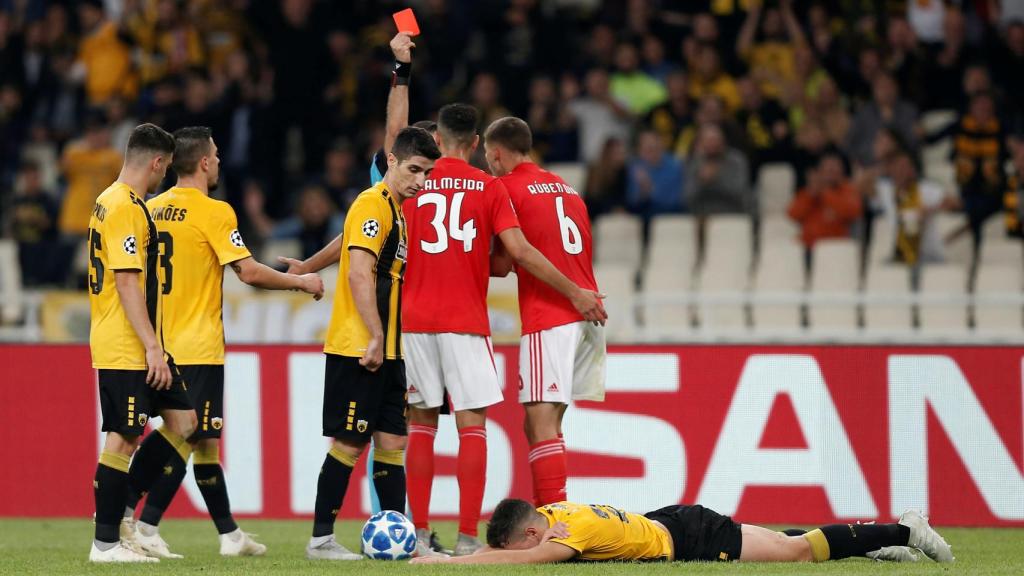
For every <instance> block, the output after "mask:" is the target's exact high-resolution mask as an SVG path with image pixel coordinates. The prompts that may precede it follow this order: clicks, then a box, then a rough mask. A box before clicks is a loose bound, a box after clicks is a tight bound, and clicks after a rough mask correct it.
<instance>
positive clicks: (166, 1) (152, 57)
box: [136, 0, 205, 126]
mask: <svg viewBox="0 0 1024 576" xmlns="http://www.w3.org/2000/svg"><path fill="white" fill-rule="evenodd" d="M186 9H187V7H186V5H182V4H180V3H179V2H176V1H175V0H157V2H155V10H154V11H152V13H147V12H149V11H147V10H142V18H143V23H141V25H140V26H139V27H138V29H137V35H136V40H137V41H138V43H139V44H140V45H141V46H142V48H143V50H142V51H141V53H142V54H143V55H144V59H143V61H142V62H141V70H142V79H143V82H144V83H147V84H151V83H153V82H157V81H159V80H160V79H162V78H164V77H166V76H176V75H180V74H183V73H185V72H186V71H188V70H189V69H194V68H197V67H199V66H201V65H202V64H203V63H204V58H205V54H204V53H203V45H202V42H201V39H200V35H199V30H198V29H197V28H196V26H195V25H193V24H192V22H191V18H190V15H189V14H186V13H185V11H186ZM199 125H200V124H189V126H199Z"/></svg>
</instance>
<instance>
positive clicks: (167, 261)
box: [128, 127, 324, 558]
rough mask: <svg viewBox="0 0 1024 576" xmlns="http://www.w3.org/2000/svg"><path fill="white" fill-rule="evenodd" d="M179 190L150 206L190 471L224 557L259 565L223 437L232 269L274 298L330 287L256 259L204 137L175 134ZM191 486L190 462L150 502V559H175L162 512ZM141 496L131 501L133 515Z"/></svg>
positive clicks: (187, 131) (258, 547)
mask: <svg viewBox="0 0 1024 576" xmlns="http://www.w3.org/2000/svg"><path fill="white" fill-rule="evenodd" d="M171 168H172V169H173V170H174V171H175V172H176V173H177V175H178V183H177V185H176V186H175V187H173V188H171V189H170V190H167V191H166V192H164V193H163V194H160V195H159V196H157V197H155V198H153V199H151V200H150V201H149V202H147V207H148V208H149V211H150V214H151V216H152V218H153V222H154V223H155V225H156V229H157V234H158V237H159V247H160V251H159V252H160V258H159V266H158V268H159V271H158V274H159V276H160V280H161V294H162V304H163V316H162V317H163V333H164V339H165V341H166V342H167V346H168V347H169V348H170V349H172V350H174V353H175V360H176V362H177V364H178V366H179V367H180V369H181V373H182V375H183V376H184V378H185V382H187V383H188V395H189V399H190V400H191V402H192V405H193V406H195V408H196V412H197V416H198V418H199V424H198V428H197V429H196V432H195V433H194V434H193V435H192V436H191V437H190V438H189V445H188V450H190V451H191V452H192V471H193V472H194V473H195V478H196V484H197V485H198V487H199V491H200V492H201V493H202V495H203V499H204V500H205V502H206V508H207V510H209V512H210V517H211V518H212V519H213V523H214V525H216V527H217V532H218V533H219V534H220V553H221V555H223V556H240V555H241V556H261V555H263V554H264V553H265V552H266V546H264V545H263V544H260V543H258V542H255V541H254V540H253V539H252V538H251V537H250V536H249V535H248V534H246V533H245V532H242V531H241V530H240V529H239V528H238V525H237V524H236V523H235V521H234V518H233V517H232V515H231V506H230V504H229V501H228V491H227V486H226V485H225V483H224V471H223V469H222V468H221V465H220V437H221V432H222V431H223V427H224V413H223V400H224V323H223V320H222V315H223V310H222V309H223V303H222V301H223V290H222V286H223V281H224V266H225V265H229V266H231V268H232V269H233V270H234V271H235V273H236V274H238V276H239V278H241V279H242V281H243V282H245V283H247V284H250V285H252V286H256V287H258V288H267V289H270V290H289V289H291V290H302V291H303V292H306V293H307V294H312V295H313V297H314V298H316V299H317V300H319V299H320V298H321V297H322V296H323V291H324V287H323V282H322V281H321V280H320V277H319V276H318V275H316V274H305V275H302V276H297V275H294V274H283V273H281V272H278V271H276V270H274V269H272V268H269V267H267V266H264V265H263V264H260V263H259V262H257V261H256V260H254V259H253V257H252V254H250V253H249V249H248V248H246V247H245V243H244V242H243V241H242V236H241V234H239V232H238V219H237V217H236V216H235V211H234V210H233V209H232V208H231V206H230V205H229V204H227V203H226V202H221V201H220V200H214V199H213V198H210V196H209V193H210V192H211V191H212V190H215V189H216V188H217V181H218V176H219V173H220V159H219V158H218V157H217V144H216V143H215V142H214V141H213V138H212V135H211V131H210V129H209V128H206V127H190V128H182V129H180V130H178V131H177V132H175V133H174V162H173V164H172V165H171ZM184 477H185V462H181V461H180V460H172V461H171V462H169V463H168V464H167V467H166V468H165V469H164V475H163V476H161V479H160V480H159V481H158V482H157V483H156V484H155V485H154V486H153V488H152V490H151V491H150V493H149V494H148V495H147V497H146V506H145V508H143V511H142V516H141V517H140V519H139V522H137V523H136V524H135V533H134V540H135V543H136V544H138V545H139V546H140V547H141V548H142V549H143V550H144V551H145V552H146V553H147V554H149V555H152V556H156V557H160V558H180V557H181V556H180V555H178V554H173V553H172V552H171V551H170V550H169V549H168V547H167V543H166V542H164V540H163V538H162V537H161V536H160V533H159V532H158V530H157V526H158V525H159V523H160V519H161V518H162V517H163V514H164V511H166V510H167V507H168V506H170V504H171V500H172V499H173V498H174V494H175V493H176V492H177V491H178V486H180V485H181V481H182V479H183V478H184ZM139 498H140V495H138V494H133V495H132V498H131V499H130V500H129V502H128V505H129V507H130V508H133V509H134V508H135V505H136V504H137V503H138V501H139Z"/></svg>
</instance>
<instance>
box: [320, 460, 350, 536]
mask: <svg viewBox="0 0 1024 576" xmlns="http://www.w3.org/2000/svg"><path fill="white" fill-rule="evenodd" d="M358 459H359V457H358V456H352V455H351V454H348V453H346V452H342V451H341V450H338V449H337V448H331V451H330V452H328V453H327V456H326V457H325V458H324V465H323V466H321V467H320V478H319V479H318V480H317V483H316V505H315V507H314V509H313V537H314V538H316V537H318V536H329V535H331V534H334V519H335V518H337V516H338V509H339V508H341V501H342V500H343V499H344V498H345V491H346V490H348V479H349V477H351V476H352V468H353V467H354V466H355V465H356V460H358Z"/></svg>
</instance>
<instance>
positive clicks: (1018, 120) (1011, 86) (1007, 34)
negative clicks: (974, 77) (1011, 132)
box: [993, 21, 1024, 131]
mask: <svg viewBox="0 0 1024 576" xmlns="http://www.w3.org/2000/svg"><path fill="white" fill-rule="evenodd" d="M993 68H994V72H995V77H996V79H997V81H998V82H999V85H1000V86H1001V87H1002V88H1003V91H1004V92H1005V96H1006V101H1007V103H1008V104H1009V106H1010V110H1009V113H1010V117H1011V121H1012V122H1013V127H1014V129H1015V130H1016V131H1021V130H1022V129H1024V74H1021V70H1024V21H1016V22H1011V23H1010V24H1009V25H1008V26H1007V27H1006V30H1005V31H1004V32H1003V42H1002V45H1001V46H1000V49H999V51H998V52H997V53H996V58H995V62H994V66H993Z"/></svg>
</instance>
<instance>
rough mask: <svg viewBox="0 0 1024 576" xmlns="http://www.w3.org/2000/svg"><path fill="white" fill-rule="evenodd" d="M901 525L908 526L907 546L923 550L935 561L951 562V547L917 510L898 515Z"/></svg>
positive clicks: (952, 558)
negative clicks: (908, 538) (908, 537)
mask: <svg viewBox="0 0 1024 576" xmlns="http://www.w3.org/2000/svg"><path fill="white" fill-rule="evenodd" d="M899 523H900V524H901V525H903V526H906V527H907V528H910V540H909V541H908V542H907V546H910V547H911V548H917V549H918V550H920V551H921V552H924V554H925V556H927V557H929V558H931V559H932V560H935V561H936V562H952V561H953V560H956V558H954V557H953V549H952V548H951V547H950V545H949V544H947V543H946V541H945V540H944V539H943V538H942V536H940V535H939V533H938V532H936V531H935V529H934V528H932V527H931V526H929V525H928V518H927V517H926V516H925V515H923V514H921V513H920V512H918V511H917V510H907V511H906V512H904V513H903V515H902V516H900V522H899Z"/></svg>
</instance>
